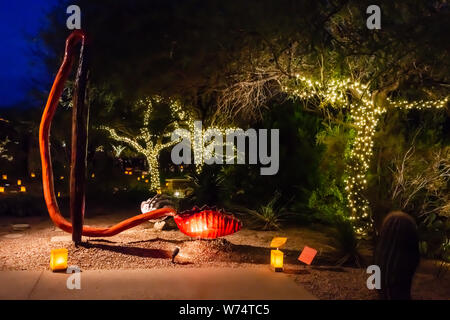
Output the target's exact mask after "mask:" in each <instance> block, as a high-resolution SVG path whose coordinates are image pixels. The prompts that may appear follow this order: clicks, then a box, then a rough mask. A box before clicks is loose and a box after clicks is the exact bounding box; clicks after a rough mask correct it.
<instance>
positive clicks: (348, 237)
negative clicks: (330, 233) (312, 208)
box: [333, 217, 364, 268]
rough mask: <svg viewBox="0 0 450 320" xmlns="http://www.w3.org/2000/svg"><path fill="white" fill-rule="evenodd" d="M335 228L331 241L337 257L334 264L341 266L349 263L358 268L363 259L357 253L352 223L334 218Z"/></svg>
mask: <svg viewBox="0 0 450 320" xmlns="http://www.w3.org/2000/svg"><path fill="white" fill-rule="evenodd" d="M335 226H336V230H335V234H334V237H333V239H334V247H335V248H336V249H337V255H338V259H337V261H336V264H337V265H339V266H341V265H343V264H345V263H350V264H353V265H356V266H357V267H358V268H360V267H361V266H362V265H364V259H363V257H362V255H361V253H360V251H359V240H358V236H357V234H356V231H355V229H354V228H353V225H352V223H351V222H350V221H349V220H347V219H345V218H343V217H339V218H336V222H335Z"/></svg>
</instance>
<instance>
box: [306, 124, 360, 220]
mask: <svg viewBox="0 0 450 320" xmlns="http://www.w3.org/2000/svg"><path fill="white" fill-rule="evenodd" d="M352 136H353V131H351V130H344V129H343V128H342V127H341V126H325V128H324V129H323V130H322V131H320V132H319V133H318V134H317V137H316V141H317V144H318V145H320V146H321V147H322V149H323V152H322V157H321V160H320V165H319V169H320V170H319V171H320V176H319V182H320V184H319V186H318V187H317V188H316V189H315V190H314V191H313V192H312V193H311V196H310V198H309V201H308V207H309V208H310V209H312V210H314V211H315V213H316V216H317V218H319V219H320V220H321V221H324V222H327V223H333V222H334V221H335V220H336V218H337V217H340V218H343V217H347V216H348V215H349V212H348V208H347V200H346V193H345V189H344V181H343V180H344V177H345V169H346V159H347V157H348V154H349V148H350V142H351V139H352Z"/></svg>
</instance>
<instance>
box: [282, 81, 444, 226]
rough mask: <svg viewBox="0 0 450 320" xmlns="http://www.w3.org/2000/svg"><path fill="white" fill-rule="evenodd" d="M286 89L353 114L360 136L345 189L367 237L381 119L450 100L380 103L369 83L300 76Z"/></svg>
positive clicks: (352, 150)
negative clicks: (370, 182)
mask: <svg viewBox="0 0 450 320" xmlns="http://www.w3.org/2000/svg"><path fill="white" fill-rule="evenodd" d="M283 90H284V91H285V92H287V93H288V94H290V95H292V96H294V97H297V98H300V99H302V100H308V99H312V100H315V103H316V104H317V105H318V106H322V107H323V106H330V107H332V108H337V107H341V108H344V109H346V110H347V111H348V112H349V114H350V117H351V120H352V123H353V125H354V126H355V131H356V137H355V140H354V141H353V143H352V148H351V153H350V159H349V161H348V165H347V178H346V180H345V184H346V187H345V190H346V192H347V200H348V206H349V208H350V210H351V216H350V219H351V220H353V221H354V223H355V228H356V231H357V232H358V233H360V234H364V233H365V232H367V231H368V230H369V229H370V228H372V227H373V221H372V217H371V216H370V207H369V201H368V200H367V199H366V197H365V196H364V192H365V191H366V186H367V180H366V175H367V172H368V170H369V163H370V160H371V157H372V154H373V151H372V149H373V138H374V135H375V132H376V127H377V124H378V120H379V117H380V116H381V115H382V114H383V113H385V112H386V111H387V110H388V109H389V108H405V109H431V108H443V107H445V106H446V104H447V102H448V101H449V97H445V98H442V99H436V100H419V101H412V102H408V101H406V100H403V99H398V100H392V99H390V98H389V97H386V99H385V101H383V102H382V103H379V102H378V103H377V101H376V98H377V95H376V94H375V93H374V92H371V91H370V90H369V86H368V85H366V84H361V83H359V82H357V81H352V80H351V79H344V80H332V81H330V83H328V84H323V83H321V82H319V81H313V80H311V79H307V78H305V77H302V76H300V75H298V74H297V75H296V76H295V80H294V81H289V82H288V83H286V85H285V86H283Z"/></svg>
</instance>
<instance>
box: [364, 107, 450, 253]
mask: <svg viewBox="0 0 450 320" xmlns="http://www.w3.org/2000/svg"><path fill="white" fill-rule="evenodd" d="M448 128H449V127H448V117H447V114H446V111H445V110H434V111H432V110H426V111H402V110H390V111H389V112H388V113H387V114H386V115H385V116H384V117H383V118H382V119H381V123H380V130H379V131H378V132H377V135H376V139H375V146H374V151H375V152H374V153H375V156H374V161H373V162H372V165H371V169H370V172H371V174H370V175H369V179H368V181H369V184H368V192H367V196H368V198H369V201H370V203H371V204H372V212H373V217H374V219H375V224H376V226H377V228H378V229H379V226H380V225H381V221H382V220H383V219H384V217H385V216H386V214H387V212H389V211H391V210H397V209H399V210H404V211H406V212H408V213H409V214H411V215H412V216H414V217H415V218H416V221H417V223H418V226H419V238H420V252H421V254H423V255H425V256H427V257H430V258H441V259H447V255H448V254H447V253H446V249H445V248H446V243H447V241H448V238H449V229H448V228H449V227H448V222H447V221H448V219H449V216H450V215H449V208H450V206H449V202H448V201H449V198H448V195H449V194H450V184H449V181H450V180H449V177H450V176H449V170H450V149H449V147H448V145H449V142H450V141H449V139H448V137H449V135H448Z"/></svg>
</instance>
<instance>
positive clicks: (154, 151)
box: [100, 97, 192, 190]
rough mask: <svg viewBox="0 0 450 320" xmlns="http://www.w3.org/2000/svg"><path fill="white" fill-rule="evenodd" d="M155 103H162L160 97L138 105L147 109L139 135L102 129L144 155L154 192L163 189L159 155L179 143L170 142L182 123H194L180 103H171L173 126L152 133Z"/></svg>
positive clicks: (145, 100) (103, 127)
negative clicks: (151, 119)
mask: <svg viewBox="0 0 450 320" xmlns="http://www.w3.org/2000/svg"><path fill="white" fill-rule="evenodd" d="M153 101H154V102H156V103H160V102H161V99H160V98H159V97H153V98H145V99H142V100H140V101H139V102H138V104H140V105H143V106H145V107H146V108H145V111H144V116H143V122H142V126H141V128H140V129H139V134H138V135H136V136H126V135H123V134H119V133H117V131H116V129H114V128H110V127H107V126H101V127H100V129H103V130H106V131H107V132H108V133H109V136H110V137H111V138H112V139H113V140H115V141H117V142H122V143H124V144H126V145H128V147H130V148H132V149H133V150H134V151H136V152H137V153H139V154H142V155H143V156H144V157H145V159H146V161H147V165H148V168H149V172H150V181H151V183H150V188H151V189H152V190H157V189H159V188H160V187H161V182H160V173H159V155H160V153H161V151H162V150H163V149H165V148H168V147H170V146H173V145H175V144H176V143H178V140H175V141H170V140H169V138H170V133H171V131H172V130H174V129H177V128H179V127H180V124H181V123H183V122H188V121H192V119H190V118H189V113H188V112H185V111H183V110H181V106H180V104H179V102H177V101H170V102H169V107H170V113H171V116H172V118H173V119H174V122H173V125H172V126H167V127H166V128H165V129H164V132H161V133H159V134H155V133H152V131H151V128H150V118H151V116H152V112H153V111H154V106H153ZM170 129H172V130H170ZM169 130H170V131H169ZM120 149H122V148H114V150H115V151H116V152H117V154H120V153H119V150H120Z"/></svg>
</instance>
